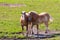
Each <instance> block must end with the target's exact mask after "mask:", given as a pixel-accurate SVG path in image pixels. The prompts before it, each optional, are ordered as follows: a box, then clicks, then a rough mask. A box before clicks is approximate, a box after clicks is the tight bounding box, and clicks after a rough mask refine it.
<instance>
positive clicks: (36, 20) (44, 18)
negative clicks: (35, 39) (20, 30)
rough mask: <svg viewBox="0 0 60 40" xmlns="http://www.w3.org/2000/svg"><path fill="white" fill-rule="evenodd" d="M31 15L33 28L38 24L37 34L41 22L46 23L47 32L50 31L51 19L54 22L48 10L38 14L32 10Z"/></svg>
mask: <svg viewBox="0 0 60 40" xmlns="http://www.w3.org/2000/svg"><path fill="white" fill-rule="evenodd" d="M29 16H30V18H31V20H30V22H31V23H32V27H31V29H32V28H33V26H34V25H36V26H37V34H38V26H39V24H42V23H44V24H45V26H46V31H45V33H48V22H49V21H51V22H52V17H51V16H50V15H49V14H48V13H47V12H42V13H40V14H39V15H38V14H37V13H36V12H33V11H31V12H29ZM32 33H33V32H32Z"/></svg>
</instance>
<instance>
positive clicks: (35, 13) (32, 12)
mask: <svg viewBox="0 0 60 40" xmlns="http://www.w3.org/2000/svg"><path fill="white" fill-rule="evenodd" d="M28 13H30V14H34V15H38V14H37V12H36V11H30V12H28Z"/></svg>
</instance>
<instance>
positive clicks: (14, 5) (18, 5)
mask: <svg viewBox="0 0 60 40" xmlns="http://www.w3.org/2000/svg"><path fill="white" fill-rule="evenodd" d="M0 6H7V7H21V6H26V5H25V4H8V3H3V2H0Z"/></svg>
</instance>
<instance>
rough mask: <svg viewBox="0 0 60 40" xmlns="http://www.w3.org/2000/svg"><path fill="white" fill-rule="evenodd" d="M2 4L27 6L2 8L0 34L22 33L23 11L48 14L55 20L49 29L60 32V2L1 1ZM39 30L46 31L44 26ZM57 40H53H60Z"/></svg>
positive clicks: (53, 0)
mask: <svg viewBox="0 0 60 40" xmlns="http://www.w3.org/2000/svg"><path fill="white" fill-rule="evenodd" d="M0 2H4V3H9V4H10V3H11V4H25V5H26V6H23V7H15V8H13V7H4V6H0V32H8V33H10V32H20V31H22V30H21V26H20V20H19V19H20V16H21V11H26V12H29V11H37V12H38V13H41V12H48V13H49V14H50V15H51V16H52V17H53V19H54V21H53V23H52V24H49V29H50V30H60V0H0ZM39 28H40V30H44V29H45V27H44V25H43V24H42V25H41V27H39ZM56 38H57V39H56ZM56 38H53V40H55V39H56V40H58V39H60V38H59V37H56ZM51 40H52V39H51Z"/></svg>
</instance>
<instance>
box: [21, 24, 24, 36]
mask: <svg viewBox="0 0 60 40" xmlns="http://www.w3.org/2000/svg"><path fill="white" fill-rule="evenodd" d="M21 26H22V34H23V35H24V26H23V25H21Z"/></svg>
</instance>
